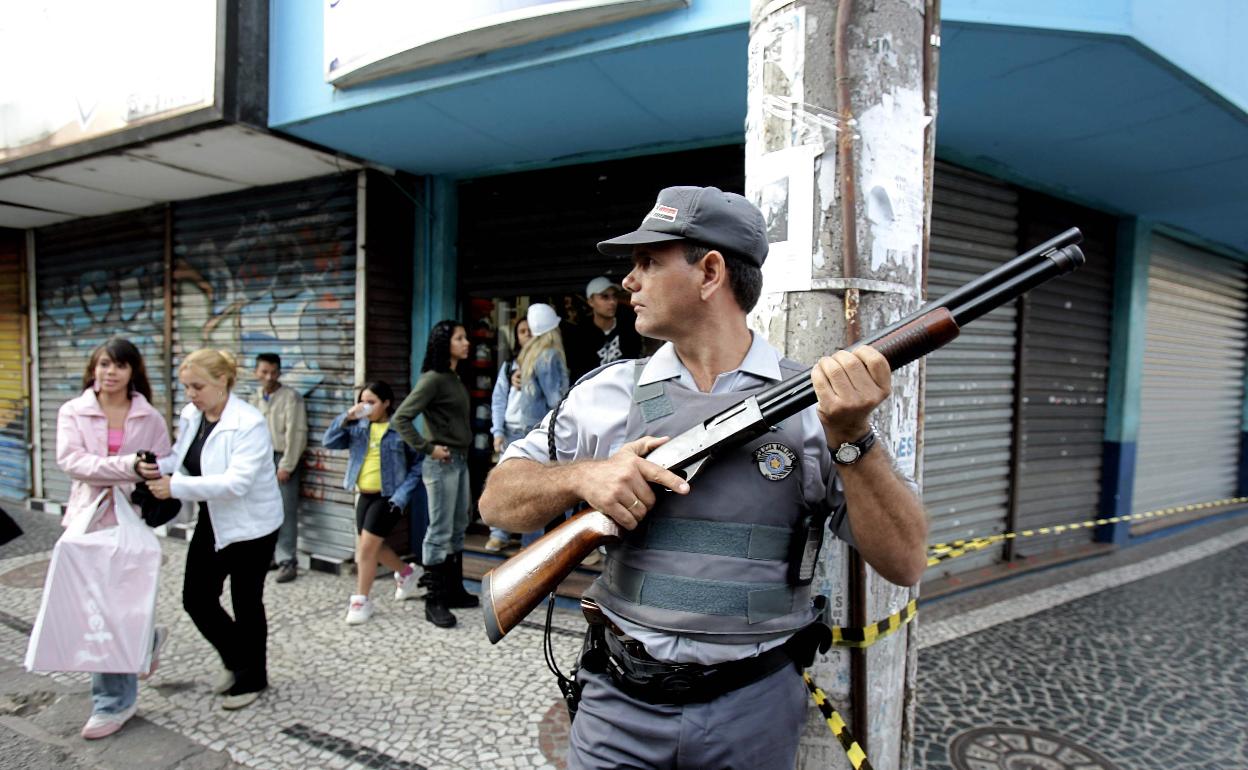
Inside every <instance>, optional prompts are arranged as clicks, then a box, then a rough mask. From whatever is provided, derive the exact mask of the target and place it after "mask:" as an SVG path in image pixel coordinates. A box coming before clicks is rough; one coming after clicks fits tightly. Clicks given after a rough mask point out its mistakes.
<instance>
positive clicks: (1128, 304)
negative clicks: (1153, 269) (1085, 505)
mask: <svg viewBox="0 0 1248 770" xmlns="http://www.w3.org/2000/svg"><path fill="white" fill-rule="evenodd" d="M1151 244H1152V232H1151V229H1150V226H1149V224H1148V223H1147V222H1144V221H1141V220H1139V219H1135V218H1127V219H1123V220H1122V221H1121V223H1120V225H1119V228H1118V239H1117V248H1118V253H1117V254H1116V255H1115V264H1114V308H1113V316H1112V318H1113V329H1112V330H1111V333H1110V343H1109V345H1110V350H1109V382H1108V383H1107V384H1106V399H1105V404H1106V411H1105V440H1104V445H1103V455H1102V457H1103V459H1102V464H1101V504H1100V512H1101V515H1102V516H1106V517H1110V516H1127V515H1130V513H1131V504H1132V497H1133V494H1134V490H1135V460H1136V447H1137V442H1138V439H1139V433H1140V391H1141V387H1140V386H1141V382H1142V380H1143V378H1144V342H1145V339H1144V337H1145V335H1144V330H1145V327H1144V317H1145V313H1146V311H1147V305H1148V264H1149V254H1150V249H1151ZM1130 536H1131V524H1130V523H1129V522H1117V523H1115V524H1108V525H1105V526H1103V527H1100V528H1099V529H1098V530H1097V532H1096V539H1097V540H1098V541H1100V542H1109V543H1115V544H1118V545H1122V544H1123V543H1126V542H1127V541H1128V540H1129V539H1130Z"/></svg>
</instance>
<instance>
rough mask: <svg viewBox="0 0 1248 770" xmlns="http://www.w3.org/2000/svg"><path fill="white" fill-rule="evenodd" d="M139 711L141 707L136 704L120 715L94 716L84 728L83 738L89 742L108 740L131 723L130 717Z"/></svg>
mask: <svg viewBox="0 0 1248 770" xmlns="http://www.w3.org/2000/svg"><path fill="white" fill-rule="evenodd" d="M138 710H139V706H138V704H137V703H136V704H135V705H133V706H131V707H130V708H128V709H126V710H125V711H122V712H121V713H119V714H92V715H91V718H90V719H88V720H87V723H86V724H85V725H83V726H82V733H81V734H82V737H83V738H86V739H87V740H89V741H93V740H96V739H97V738H107V737H108V736H110V735H112V734H113V733H115V732H117V731H118V730H120V729H121V728H122V726H123V725H125V724H126V722H128V721H130V717H132V716H134V714H135V712H137V711H138Z"/></svg>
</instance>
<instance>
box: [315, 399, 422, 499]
mask: <svg viewBox="0 0 1248 770" xmlns="http://www.w3.org/2000/svg"><path fill="white" fill-rule="evenodd" d="M346 420H347V415H346V413H345V412H344V413H342V414H340V415H338V416H337V417H335V418H334V421H333V422H331V423H330V424H329V427H328V428H326V429H325V435H324V436H323V437H322V438H321V445H322V446H324V447H325V448H326V449H346V450H348V452H349V454H348V456H347V475H346V478H344V479H343V480H342V488H343V489H354V488H355V484H356V481H357V480H358V479H359V478H360V469H361V468H363V467H364V456H365V455H366V454H368V426H369V425H370V424H371V423H369V421H368V420H367V419H364V418H360V419H358V420H352V421H351V423H350V424H349V425H348V424H346ZM424 459H425V456H424V455H423V454H421V453H419V452H417V451H416V450H414V449H412V448H411V447H409V446H408V445H407V444H406V443H404V441H403V439H402V438H400V437H399V434H398V432H397V431H396V430H395V429H394V428H393V427H391V428H390V429H388V430H387V431H386V434H385V435H384V436H382V437H381V494H382V495H383V496H384V497H387V498H389V499H390V502H391V503H392V504H393V505H396V506H398V507H399V508H406V507H407V503H408V500H409V499H411V496H412V492H413V491H414V490H415V489H416V486H417V485H418V484H420V463H421V462H422V461H423V460H424Z"/></svg>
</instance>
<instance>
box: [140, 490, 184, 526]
mask: <svg viewBox="0 0 1248 770" xmlns="http://www.w3.org/2000/svg"><path fill="white" fill-rule="evenodd" d="M130 502H131V503H133V504H134V505H135V506H136V507H137V508H138V510H139V514H140V515H141V516H142V517H143V523H144V524H146V525H147V526H149V527H159V526H160V525H161V524H168V523H169V522H171V521H173V520H174V518H176V517H177V515H178V513H179V512H180V511H181V510H182V501H181V500H179V499H177V498H176V497H171V498H169V499H168V500H158V499H156V495H153V494H152V490H150V489H148V488H147V482H145V481H140V482H139V483H138V484H135V485H134V491H133V492H131V493H130Z"/></svg>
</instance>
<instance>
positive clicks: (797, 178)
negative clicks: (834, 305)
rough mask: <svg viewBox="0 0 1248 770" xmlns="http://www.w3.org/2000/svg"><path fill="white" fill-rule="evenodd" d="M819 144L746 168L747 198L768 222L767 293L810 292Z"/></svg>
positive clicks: (774, 155)
mask: <svg viewBox="0 0 1248 770" xmlns="http://www.w3.org/2000/svg"><path fill="white" fill-rule="evenodd" d="M822 152H823V148H822V147H819V146H816V145H803V146H799V147H787V148H785V149H783V150H777V151H776V152H769V153H767V154H765V155H763V156H762V157H760V158H757V159H756V160H754V162H753V163H752V164H751V168H750V169H748V170H747V173H746V197H748V198H749V199H750V200H751V201H753V202H754V204H755V205H756V206H758V208H759V209H760V210H761V211H762V212H763V218H764V220H765V222H766V224H767V243H768V244H769V250H768V254H767V261H766V262H765V263H764V264H763V294H770V293H773V292H786V291H809V290H810V277H811V269H812V268H811V259H812V257H811V254H812V252H813V248H814V229H815V158H816V157H818V156H819V154H820V153H822Z"/></svg>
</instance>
